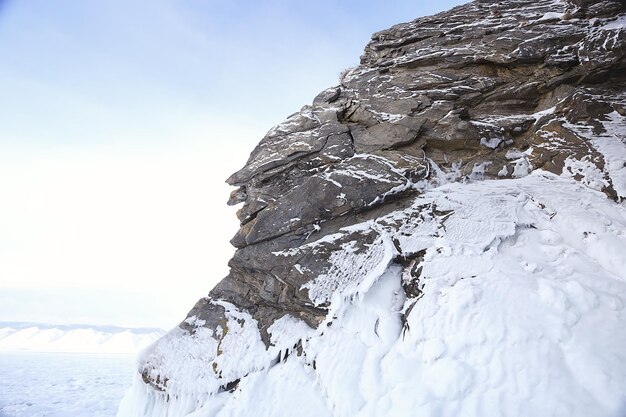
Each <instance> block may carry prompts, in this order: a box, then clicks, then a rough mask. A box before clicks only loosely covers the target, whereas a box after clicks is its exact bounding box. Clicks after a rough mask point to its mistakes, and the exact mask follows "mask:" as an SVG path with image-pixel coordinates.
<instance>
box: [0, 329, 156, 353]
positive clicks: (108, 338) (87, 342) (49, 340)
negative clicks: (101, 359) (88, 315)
mask: <svg viewBox="0 0 626 417" xmlns="http://www.w3.org/2000/svg"><path fill="white" fill-rule="evenodd" d="M164 333H165V332H164V331H162V330H160V329H133V328H121V327H114V326H88V325H49V324H35V323H0V352H17V351H29V352H75V353H79V352H80V353H137V352H139V351H140V350H141V349H143V348H145V347H146V346H148V345H149V344H150V343H152V342H154V341H155V340H157V339H158V338H159V337H161V336H163V334H164Z"/></svg>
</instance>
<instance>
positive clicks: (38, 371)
mask: <svg viewBox="0 0 626 417" xmlns="http://www.w3.org/2000/svg"><path fill="white" fill-rule="evenodd" d="M134 361H135V356H134V355H124V354H118V355H113V354H109V355H106V354H82V353H30V352H24V353H21V352H20V353H5V352H1V353H0V417H113V416H115V413H116V412H117V407H118V405H119V402H120V400H121V399H122V396H123V395H124V393H125V392H126V390H127V389H128V387H130V384H131V380H132V373H133V369H134Z"/></svg>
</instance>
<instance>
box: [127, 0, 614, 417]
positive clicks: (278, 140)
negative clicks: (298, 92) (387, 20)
mask: <svg viewBox="0 0 626 417" xmlns="http://www.w3.org/2000/svg"><path fill="white" fill-rule="evenodd" d="M228 183H229V184H231V185H233V186H235V187H237V188H236V190H235V191H233V193H232V195H231V197H230V200H229V204H233V205H235V204H242V206H241V208H240V209H239V211H238V213H237V215H238V217H239V219H240V221H241V228H240V229H239V231H238V232H237V234H236V235H235V236H234V238H233V239H232V244H233V245H234V246H235V247H237V252H236V253H235V255H234V257H233V259H231V261H230V263H229V266H230V273H229V275H228V276H227V277H226V278H224V279H223V280H222V281H221V282H220V283H219V284H217V286H216V287H215V288H213V289H212V290H211V292H210V293H209V295H208V296H207V297H206V298H203V299H201V300H200V301H199V302H198V303H197V304H196V305H195V306H194V307H193V308H192V310H191V311H190V313H189V315H188V317H187V319H185V320H184V321H183V322H182V323H181V325H180V327H179V328H177V329H175V330H173V331H172V332H170V333H169V334H168V335H166V336H165V337H164V338H162V339H161V340H160V341H159V342H157V343H156V344H155V345H153V346H152V347H151V348H150V349H149V350H148V351H146V352H145V354H144V355H143V357H142V359H141V362H140V365H139V369H138V372H139V373H138V375H139V377H138V380H137V382H136V384H135V387H134V388H133V390H132V391H131V392H130V393H129V395H128V396H127V398H126V399H125V401H124V403H123V404H122V408H121V410H120V415H121V416H125V415H129V416H130V415H133V416H134V415H163V416H184V415H193V416H213V415H219V416H226V415H238V416H239V415H247V416H249V415H268V416H270V415H271V416H288V415H316V416H326V415H328V416H356V415H363V416H365V415H367V416H370V415H371V416H383V415H390V416H391V415H393V416H404V415H420V416H421V415H424V416H439V415H441V416H444V415H445V416H448V415H449V416H452V415H463V416H474V415H475V416H485V415H498V416H505V415H506V416H514V415H525V416H530V415H551V416H553V415H554V416H555V415H568V416H578V415H580V416H589V415H594V416H619V415H624V413H626V390H625V389H624V387H626V352H625V351H624V350H623V349H622V347H623V346H626V331H625V330H624V329H625V325H626V311H624V305H625V303H626V260H625V259H624V253H626V233H625V231H626V207H625V206H624V203H623V200H624V199H625V198H626V5H625V4H624V2H619V1H589V0H576V1H571V2H566V1H556V0H539V1H526V0H508V1H501V2H494V1H484V0H483V1H475V2H472V3H468V4H466V5H463V6H459V7H456V8H454V9H452V10H450V11H447V12H444V13H441V14H438V15H435V16H431V17H425V18H419V19H417V20H414V21H412V22H410V23H404V24H399V25H396V26H393V27H391V28H389V29H387V30H384V31H381V32H378V33H375V34H374V35H373V36H372V39H371V41H370V42H369V43H368V44H367V46H366V47H365V51H364V54H363V56H362V57H361V63H360V65H359V66H358V67H356V68H352V69H350V70H348V71H346V72H345V73H344V74H342V77H341V80H340V84H339V85H338V86H335V87H332V88H329V89H327V90H325V91H323V92H321V93H320V94H319V95H318V96H317V97H315V99H314V100H313V102H312V104H311V105H307V106H305V107H303V108H302V109H301V110H300V111H299V112H297V113H294V114H293V115H292V116H290V117H289V118H288V119H287V120H286V121H284V122H283V123H281V124H280V125H278V126H276V127H274V128H273V129H271V130H270V131H269V132H268V133H267V135H266V136H265V137H264V138H263V139H262V140H261V142H260V143H259V145H258V146H257V147H256V148H255V149H254V150H253V151H252V154H251V155H250V158H249V160H248V162H247V163H246V165H245V166H244V167H243V168H242V169H241V170H239V171H238V172H236V173H234V174H233V175H232V176H231V177H230V178H229V179H228ZM268 404H269V405H268ZM294 407H296V408H294ZM294 410H298V411H297V412H296V411H294ZM192 413H193V414H192Z"/></svg>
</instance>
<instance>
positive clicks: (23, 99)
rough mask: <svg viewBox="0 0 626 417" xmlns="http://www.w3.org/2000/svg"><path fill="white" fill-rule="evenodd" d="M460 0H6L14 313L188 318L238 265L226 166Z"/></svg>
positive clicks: (4, 211)
mask: <svg viewBox="0 0 626 417" xmlns="http://www.w3.org/2000/svg"><path fill="white" fill-rule="evenodd" d="M461 3H462V1H440V2H421V1H414V0H413V1H409V0H398V1H395V2H393V6H390V5H389V4H390V3H385V2H380V1H373V0H366V1H356V0H342V1H339V0H319V1H315V2H304V1H297V2H296V1H290V2H289V1H286V0H283V1H281V0H268V1H258V2H253V1H250V0H246V1H243V0H233V1H228V2H225V1H212V0H204V1H200V0H188V1H174V0H134V1H132V2H131V1H126V0H123V1H122V0H93V1H83V0H57V1H54V2H51V1H49V0H8V1H7V0H4V1H3V0H0V63H1V64H0V91H2V99H0V322H1V321H34V322H44V323H52V324H55V323H56V324H72V323H89V324H108V325H118V326H131V327H162V328H168V327H172V326H174V325H176V324H177V323H178V322H180V321H181V320H182V319H184V317H185V314H186V312H187V311H188V310H189V309H190V308H191V307H192V306H193V304H194V302H195V301H196V300H197V299H198V298H200V297H202V296H204V295H206V294H207V293H208V291H209V290H210V289H211V287H212V286H213V285H215V284H216V283H217V282H218V281H219V280H220V279H222V278H223V277H224V276H226V274H227V273H228V268H227V265H226V264H227V261H228V259H229V258H230V257H231V256H232V253H233V252H234V249H233V248H232V246H231V245H230V244H229V240H230V238H231V237H232V236H233V235H234V233H235V231H236V230H237V226H238V223H237V220H236V216H235V211H236V209H235V208H229V207H227V206H226V200H227V199H228V194H229V192H230V191H231V189H230V188H229V187H228V186H227V185H226V184H225V183H224V181H225V180H226V178H227V177H228V176H229V175H230V174H231V173H233V172H234V171H236V170H237V169H239V168H241V167H242V166H243V165H244V163H245V161H246V159H247V157H248V155H249V154H250V152H251V151H252V149H253V148H254V146H255V145H256V143H258V141H259V140H260V139H261V138H262V137H263V135H264V134H265V132H267V131H268V130H269V129H270V128H271V127H272V126H274V125H276V124H278V123H280V122H281V121H282V120H284V119H285V118H286V117H287V116H288V115H290V114H292V113H294V112H296V111H297V110H298V109H300V108H301V107H302V106H303V105H306V104H309V103H310V102H311V101H312V99H313V97H315V95H316V94H317V93H318V92H319V91H321V90H323V89H325V88H327V87H330V86H332V85H336V84H337V83H338V76H339V73H340V72H341V71H342V70H343V69H344V68H347V67H351V66H355V65H357V64H358V60H359V56H360V55H361V53H362V51H363V48H364V46H365V44H366V43H367V41H368V40H369V38H370V36H371V34H372V33H373V32H375V31H378V30H382V29H385V28H387V27H389V26H391V25H393V24H396V23H400V22H405V21H410V20H412V19H414V18H416V17H419V16H424V15H429V14H432V13H435V12H438V11H441V10H445V9H448V8H450V7H452V6H454V5H457V4H461Z"/></svg>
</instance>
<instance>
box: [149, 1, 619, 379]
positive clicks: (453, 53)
mask: <svg viewBox="0 0 626 417" xmlns="http://www.w3.org/2000/svg"><path fill="white" fill-rule="evenodd" d="M625 9H626V6H625V4H624V2H618V1H606V0H604V1H597V0H596V1H592V0H573V1H572V2H571V3H570V2H565V1H563V2H558V1H548V0H541V1H534V0H533V1H530V0H519V1H513V0H509V1H502V2H494V1H476V2H473V3H469V4H466V5H463V6H459V7H456V8H454V9H452V10H450V11H448V12H445V13H440V14H438V15H435V16H430V17H425V18H420V19H417V20H414V21H412V22H409V23H404V24H399V25H396V26H393V27H391V28H389V29H387V30H384V31H381V32H378V33H375V34H374V35H373V36H372V39H371V41H370V42H369V44H368V45H367V46H366V47H365V52H364V54H363V56H362V57H361V65H360V66H359V67H357V68H354V69H352V70H350V71H348V72H347V73H346V74H345V75H344V76H343V77H342V81H341V84H340V85H339V86H336V87H332V88H329V89H327V90H325V91H323V92H321V93H320V94H319V95H318V96H317V97H316V98H315V99H314V100H313V103H312V105H311V106H305V107H304V108H303V109H301V110H300V111H299V112H298V113H295V114H294V115H292V116H290V117H289V118H288V119H287V120H286V121H285V122H283V123H282V124H280V125H278V126H277V127H275V128H273V129H271V130H270V131H269V132H268V133H267V135H266V136H265V137H264V138H263V139H262V140H261V142H260V143H259V145H258V146H257V147H256V148H255V149H254V150H253V152H252V153H251V155H250V158H249V160H248V162H247V163H246V165H245V166H244V167H243V168H242V169H241V170H240V171H238V172H236V173H235V174H233V175H232V176H231V177H230V178H229V179H228V183H229V184H231V185H234V186H237V187H239V188H237V189H236V190H235V191H233V193H232V195H231V198H230V200H229V204H238V203H243V207H242V208H241V210H240V211H239V213H238V216H239V219H240V221H241V228H240V230H239V231H238V232H237V234H236V236H235V237H234V238H233V240H232V243H233V245H235V246H236V247H237V248H238V250H237V252H236V253H235V255H234V257H233V259H232V260H231V261H230V264H229V265H230V267H231V271H230V274H229V275H228V276H227V277H226V278H224V280H222V281H221V282H220V283H219V284H218V285H217V286H216V287H215V288H214V289H213V290H212V291H211V292H210V294H209V297H207V298H205V299H202V300H200V301H199V302H198V303H197V304H196V305H195V306H194V308H193V309H192V310H191V311H190V312H189V317H190V318H193V317H195V318H197V319H200V320H202V321H203V322H202V323H203V324H202V325H203V326H206V327H209V328H211V329H217V327H218V326H220V324H221V323H222V322H223V320H224V308H223V307H222V306H221V305H220V304H218V303H217V302H218V301H219V302H228V303H230V304H232V305H234V306H236V307H237V308H239V309H241V310H245V311H247V312H249V313H250V314H251V315H252V316H253V317H254V318H255V319H256V320H257V321H258V323H259V327H260V331H261V335H262V337H263V340H264V342H265V343H266V344H268V343H269V339H268V335H267V328H268V327H269V326H270V325H271V324H272V323H274V321H275V320H276V319H278V318H280V317H282V316H284V315H285V314H290V315H292V316H294V317H298V318H301V319H302V320H304V321H305V322H306V323H307V324H309V325H310V326H312V327H315V326H317V325H318V324H319V323H320V322H321V321H322V320H323V319H324V318H325V315H326V313H327V310H326V308H325V307H326V306H325V305H323V304H318V305H315V303H314V302H313V301H312V300H311V298H312V297H311V296H310V294H309V290H308V287H307V285H306V284H308V283H310V282H312V281H313V280H314V279H316V277H319V276H320V275H322V274H324V273H325V272H327V270H328V268H330V263H329V262H328V258H329V257H330V256H331V254H332V253H333V252H334V251H336V250H337V249H338V248H339V247H341V246H342V245H353V248H354V250H355V251H359V250H362V249H363V248H365V247H367V246H368V245H370V244H372V242H374V241H376V239H379V238H380V236H379V235H378V234H377V233H376V232H374V231H372V230H370V231H368V232H366V233H365V232H363V233H357V232H354V233H346V234H344V235H343V236H342V237H341V238H339V239H334V240H332V241H328V242H326V243H321V244H319V245H317V246H311V247H307V246H306V244H307V243H308V242H311V241H313V240H317V239H320V238H321V237H324V236H328V235H331V234H333V233H336V232H337V231H338V230H339V229H341V228H342V227H346V226H350V225H353V224H355V223H358V222H360V221H363V220H364V219H375V218H378V217H380V216H382V215H383V214H385V213H387V212H390V211H392V210H394V209H395V208H397V207H398V206H405V207H406V206H409V205H410V204H411V202H412V201H413V197H414V196H415V195H416V194H418V193H420V191H421V190H423V189H424V188H427V187H429V186H431V185H432V184H440V183H443V182H447V181H477V180H482V179H498V178H511V177H519V176H524V175H527V174H528V173H529V172H531V171H532V170H533V169H537V168H543V169H545V170H548V171H551V172H553V173H556V174H559V175H560V174H562V173H563V172H564V170H567V169H571V168H568V166H569V165H568V164H569V162H568V161H583V160H584V162H585V163H589V164H592V165H593V166H594V167H595V168H597V170H598V172H600V173H601V175H602V176H603V178H604V180H603V182H602V185H601V186H598V188H601V189H602V191H604V192H605V193H606V194H607V195H609V196H611V197H613V198H615V199H619V198H623V197H624V195H623V194H620V193H621V191H619V190H616V189H615V188H614V186H613V183H612V179H611V172H610V171H609V170H607V169H606V161H605V160H604V155H603V154H602V152H600V151H599V150H598V149H596V148H595V145H594V143H592V141H590V139H589V138H588V137H587V136H586V135H585V132H586V131H588V130H590V131H592V132H594V133H595V134H602V133H603V132H604V131H605V124H604V122H606V121H607V120H608V115H609V114H618V115H621V116H619V117H624V115H625V114H626V111H625V108H626V107H625V102H626V99H625V97H626V58H625V54H626V30H623V29H619V28H613V27H612V26H611V25H610V23H611V22H613V21H615V18H616V17H617V16H618V15H619V14H620V13H624V11H625ZM607 24H608V25H609V26H607V27H605V26H606V25H607ZM620 97H621V98H620ZM614 112H615V113H614ZM615 140H620V139H618V138H616V139H615ZM572 175H573V176H574V178H576V179H578V180H580V181H581V182H583V183H586V182H585V181H587V180H586V179H585V178H583V177H581V176H580V175H579V176H578V177H576V175H578V174H577V173H575V172H572ZM422 211H423V213H422V215H429V216H433V217H436V218H438V219H441V223H442V224H443V223H444V222H445V217H446V213H443V212H438V211H437V209H436V208H433V207H424V208H423V210H422ZM419 215H420V213H416V214H415V216H416V217H415V219H416V220H415V221H419ZM389 227H394V226H393V225H389ZM442 227H443V226H442ZM303 245H304V246H303ZM294 248H300V249H298V250H294ZM301 248H305V249H301ZM396 250H397V252H398V254H399V257H398V258H396V261H397V262H400V263H401V261H402V262H405V263H406V265H405V268H406V271H407V274H408V275H406V280H405V282H404V287H405V291H406V293H407V296H408V297H415V298H416V297H419V294H420V284H419V280H418V276H419V256H420V254H412V255H411V254H407V253H404V250H403V249H402V248H401V247H396ZM402 259H404V260H402ZM181 327H182V328H184V329H186V330H188V331H190V332H191V331H193V329H194V325H192V324H189V321H185V322H184V323H183V324H181ZM151 378H152V379H150V381H152V385H153V386H155V387H157V388H158V387H161V385H162V382H161V380H159V379H157V380H156V381H154V378H153V377H151ZM229 384H230V385H229ZM229 384H225V389H226V390H229V389H232V388H233V387H234V386H233V385H232V383H229Z"/></svg>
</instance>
